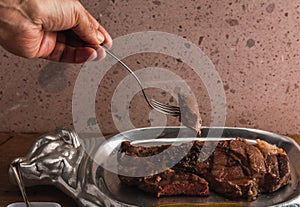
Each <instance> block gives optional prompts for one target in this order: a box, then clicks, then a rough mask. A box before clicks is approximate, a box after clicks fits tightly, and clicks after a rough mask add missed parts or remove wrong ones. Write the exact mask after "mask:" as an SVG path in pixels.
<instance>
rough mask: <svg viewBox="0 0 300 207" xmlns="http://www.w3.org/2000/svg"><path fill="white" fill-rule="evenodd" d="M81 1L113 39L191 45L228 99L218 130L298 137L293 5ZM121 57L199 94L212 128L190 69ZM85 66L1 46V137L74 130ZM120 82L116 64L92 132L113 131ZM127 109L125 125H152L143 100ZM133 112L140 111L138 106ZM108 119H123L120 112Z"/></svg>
mask: <svg viewBox="0 0 300 207" xmlns="http://www.w3.org/2000/svg"><path fill="white" fill-rule="evenodd" d="M82 3H83V4H84V5H85V6H86V8H87V9H88V10H89V11H90V12H91V13H92V14H93V15H94V16H95V17H96V18H97V19H98V20H99V21H101V23H102V24H103V25H104V26H105V27H106V29H107V30H108V31H109V32H110V34H111V36H112V37H113V38H118V37H122V36H124V35H128V34H131V33H135V32H146V31H162V32H168V33H171V34H175V35H178V36H180V37H183V38H185V39H186V40H188V41H190V42H192V43H193V44H194V45H196V46H197V47H199V48H200V49H201V50H202V51H203V52H204V53H205V55H206V56H207V57H208V58H209V59H210V60H211V62H212V63H213V65H214V67H215V69H216V71H217V72H218V74H219V76H220V78H221V81H222V82H221V83H222V84H223V87H224V90H225V94H226V112H227V115H226V123H225V124H226V126H239V127H252V128H258V129H264V130H268V131H273V132H276V133H281V134H287V133H289V134H300V42H299V40H300V1H298V0H222V1H220V0H206V1H205V0H199V1H196V0H185V1H183V0H182V1H175V0H142V1H141V0H127V1H125V0H83V1H82ZM125 60H126V62H127V63H128V64H130V65H131V66H132V67H133V68H134V69H136V70H138V69H143V68H145V67H150V66H153V67H161V68H166V69H168V70H170V71H172V73H174V74H177V75H178V76H180V77H181V78H182V79H183V80H185V81H186V82H187V83H188V84H189V86H190V87H191V88H192V89H193V92H194V93H195V94H196V95H197V97H198V102H199V106H200V109H201V111H202V116H203V119H204V124H205V125H209V124H210V119H211V116H213V115H212V114H211V105H210V100H209V94H207V91H206V90H205V87H204V86H203V84H202V83H201V79H199V78H198V77H197V76H195V74H194V72H193V70H192V69H191V68H190V67H189V66H188V65H186V64H184V63H182V62H181V61H180V60H178V59H175V58H173V57H169V56H167V55H162V54H135V55H132V56H128V57H127V58H125ZM83 67H84V65H72V64H59V63H54V62H48V61H45V60H27V59H23V58H20V57H16V56H14V55H12V54H10V53H8V52H6V51H5V50H3V49H2V48H1V49H0V68H1V70H0V109H1V110H0V123H1V124H0V131H22V132H31V131H37V132H45V131H51V130H53V129H55V128H56V127H60V126H69V127H73V115H72V99H73V92H74V86H75V83H76V79H77V77H78V75H79V73H80V71H81V70H82V68H83ZM100 69H101V68H100ZM100 69H99V70H100ZM127 75H128V73H127V71H125V70H124V69H121V68H120V67H119V66H117V65H115V66H113V67H112V68H111V70H109V71H108V72H107V73H106V74H105V76H104V77H103V79H102V80H101V83H100V85H99V88H98V91H97V94H96V97H95V102H96V107H95V112H96V113H95V114H96V116H95V117H90V119H89V120H88V123H87V125H88V126H91V127H93V125H98V126H99V127H100V129H101V131H102V132H103V133H116V132H117V129H118V126H116V123H115V122H114V119H113V117H112V114H111V110H112V109H111V108H110V103H111V100H112V96H113V94H114V90H116V88H117V86H118V84H119V83H120V81H122V80H123V79H124V78H125V77H126V76H127ZM168 81H170V80H168ZM171 81H172V80H171ZM145 82H147V80H145ZM148 92H149V94H150V95H151V96H152V97H155V98H157V99H159V100H161V101H164V102H166V103H170V104H177V102H176V98H174V97H173V98H172V97H171V96H170V94H169V93H166V92H165V91H163V90H161V89H152V90H151V89H149V90H148ZM130 103H131V105H130V110H129V111H130V112H129V113H130V117H131V122H132V124H133V125H134V126H135V127H144V126H149V125H150V123H151V122H153V120H152V118H151V117H150V118H149V116H148V107H146V106H145V102H144V100H143V99H142V96H141V94H140V93H139V94H138V95H136V96H135V97H134V98H133V99H132V100H131V102H130ZM141 105H144V106H142V107H141V108H140V107H139V106H141ZM113 116H115V117H114V118H117V119H122V116H121V115H119V116H118V115H113ZM74 121H76V119H74ZM168 124H170V125H178V120H177V119H175V118H171V117H168Z"/></svg>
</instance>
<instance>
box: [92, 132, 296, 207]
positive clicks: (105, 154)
mask: <svg viewBox="0 0 300 207" xmlns="http://www.w3.org/2000/svg"><path fill="white" fill-rule="evenodd" d="M207 135H209V136H208V137H207ZM216 135H218V136H216ZM219 135H221V137H222V138H226V139H227V138H229V139H230V138H235V137H242V138H246V139H248V140H250V141H251V140H252V141H253V142H254V143H255V139H258V138H259V139H261V140H265V141H267V142H269V143H271V144H276V145H277V146H278V147H280V148H283V149H284V150H285V151H286V152H287V154H288V156H289V158H290V161H291V166H292V179H291V182H290V184H288V185H287V186H285V187H283V188H281V189H279V190H278V191H276V192H274V193H270V194H262V195H260V196H259V197H258V199H257V200H255V201H252V202H247V201H243V200H231V199H227V198H225V197H224V196H221V195H219V194H216V193H214V192H211V193H210V195H209V196H208V197H189V196H170V197H161V198H156V197H154V196H151V195H149V194H147V193H145V192H142V191H140V190H138V189H136V188H134V187H128V186H124V185H122V184H121V183H120V181H119V179H118V176H117V174H116V172H115V167H116V166H113V165H114V164H113V163H114V162H116V163H117V154H118V153H117V151H118V149H119V147H120V143H121V142H123V141H125V140H127V141H131V142H132V143H135V144H145V143H147V144H149V143H150V144H153V145H161V144H164V143H168V144H170V142H169V141H168V140H167V139H168V138H171V139H172V143H173V144H176V143H182V142H185V141H186V140H185V138H188V139H190V138H191V137H193V136H194V132H193V131H192V130H190V129H188V128H185V127H163V128H161V127H152V128H142V129H135V130H131V131H127V132H123V133H120V134H118V135H116V136H114V137H111V138H110V139H108V140H107V141H106V142H105V143H103V144H102V145H101V146H100V147H99V149H98V151H97V152H96V154H95V158H96V160H97V157H101V159H100V160H98V161H99V162H98V163H99V164H100V165H101V166H103V167H99V168H100V171H99V172H101V173H100V174H101V176H103V177H102V178H101V179H100V181H101V182H99V184H100V185H101V187H103V185H105V187H106V188H105V189H106V192H105V193H106V194H108V195H110V197H111V198H112V199H114V200H116V201H119V202H121V203H126V204H129V205H133V206H143V207H148V206H149V207H150V206H151V207H153V206H159V205H163V204H176V203H180V204H182V203H184V204H210V203H228V204H229V203H236V204H241V205H243V206H255V207H265V206H274V207H275V206H276V207H279V206H280V207H282V206H300V184H299V175H300V161H299V159H300V148H299V146H298V145H297V143H296V142H295V141H294V140H292V139H291V138H288V137H285V136H281V135H278V134H274V133H270V132H266V131H262V130H256V129H248V128H223V127H222V128H219V127H215V128H208V127H204V128H203V131H202V136H204V137H203V138H201V140H205V139H206V138H205V137H207V138H208V140H210V141H212V140H218V139H219ZM147 140H148V141H147ZM104 160H105V161H104ZM102 161H103V162H102ZM108 163H109V165H108ZM105 168H106V169H105ZM111 169H112V170H111ZM98 175H99V174H98Z"/></svg>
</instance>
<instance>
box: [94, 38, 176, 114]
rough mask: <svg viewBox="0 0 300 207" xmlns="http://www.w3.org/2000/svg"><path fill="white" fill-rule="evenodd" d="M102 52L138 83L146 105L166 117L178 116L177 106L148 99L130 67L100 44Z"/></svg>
mask: <svg viewBox="0 0 300 207" xmlns="http://www.w3.org/2000/svg"><path fill="white" fill-rule="evenodd" d="M100 46H101V47H102V48H103V49H104V50H105V52H106V53H107V54H108V55H110V56H111V57H113V58H114V59H115V60H117V61H118V62H119V63H120V64H121V65H122V66H123V67H124V68H125V69H126V70H128V72H129V73H131V75H132V76H133V77H134V78H135V80H136V81H137V82H138V84H139V86H140V88H141V89H142V93H143V96H144V97H145V99H146V101H147V103H148V105H149V106H150V107H151V108H152V109H154V110H156V111H158V112H160V113H163V114H166V115H170V116H180V108H179V107H178V106H172V105H168V104H163V103H160V102H158V101H156V100H154V99H150V98H149V97H148V96H147V95H146V93H145V90H144V87H143V85H142V83H141V81H140V79H139V78H138V77H137V75H136V74H135V73H134V72H133V70H132V69H130V67H129V66H128V65H126V64H125V63H124V62H123V61H122V60H121V59H120V58H118V56H116V55H115V54H114V53H113V52H112V51H110V50H109V49H108V48H107V47H106V46H105V45H103V44H101V45H100Z"/></svg>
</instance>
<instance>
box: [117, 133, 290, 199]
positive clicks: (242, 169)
mask: <svg viewBox="0 0 300 207" xmlns="http://www.w3.org/2000/svg"><path fill="white" fill-rule="evenodd" d="M257 142H258V144H257V145H252V144H250V143H248V142H246V141H245V140H244V139H242V138H237V139H234V140H227V141H219V142H218V143H217V144H216V146H215V149H214V151H213V152H212V153H211V154H210V155H209V156H207V152H206V148H204V147H203V146H204V142H199V141H195V142H193V143H191V144H190V145H189V144H188V143H186V144H183V145H182V146H181V145H179V146H177V147H174V148H172V150H169V151H170V152H168V153H167V155H166V156H164V157H163V158H162V160H160V161H159V162H158V161H156V163H158V164H163V163H166V162H168V161H169V160H170V159H171V160H172V157H173V156H175V155H176V153H178V152H179V151H181V150H182V149H186V147H190V150H189V151H188V152H187V154H186V155H185V156H184V157H183V158H182V159H181V160H180V161H179V162H178V163H177V164H176V165H174V166H172V167H170V169H168V170H167V171H165V172H163V173H159V174H155V173H153V174H151V175H149V176H145V177H137V178H131V177H130V176H129V177H126V176H122V175H120V176H119V177H120V179H121V181H122V182H123V183H126V184H131V185H136V186H138V187H139V188H140V189H142V190H145V191H147V192H152V193H155V194H156V195H157V196H160V195H178V194H186V195H193V193H192V192H197V193H195V195H206V193H207V192H208V189H207V190H206V189H205V187H204V186H205V184H204V180H203V179H205V180H206V181H207V182H208V183H209V188H210V189H211V190H212V191H215V192H217V193H220V194H223V195H224V196H226V197H231V198H232V197H233V198H244V199H247V200H255V199H256V197H257V196H258V194H259V193H269V192H274V191H275V190H278V189H279V188H280V187H282V186H284V185H286V184H287V183H288V181H289V180H290V174H291V172H290V166H289V160H288V156H287V154H286V153H285V152H284V150H282V149H279V148H277V147H276V146H273V145H270V144H268V143H266V142H264V141H260V140H257ZM212 146H213V145H212ZM168 147H169V146H166V145H165V146H159V147H135V146H131V145H130V143H125V144H124V145H123V146H122V147H121V151H122V152H123V153H125V154H126V155H130V156H135V157H137V158H138V157H139V156H146V155H150V156H151V155H153V154H157V153H161V152H163V151H164V150H166V149H168ZM208 151H209V150H208ZM204 155H205V156H204ZM203 157H207V158H206V159H205V160H203ZM121 160H122V159H121ZM154 162H155V161H154ZM124 164H125V163H124V162H123V163H122V162H120V169H123V168H125V166H124ZM129 165H131V167H129V168H131V170H136V169H134V166H135V164H134V163H131V164H129ZM143 165H144V166H145V167H146V168H147V167H148V166H152V167H153V166H155V164H153V163H143ZM126 166H127V167H128V165H127V164H126ZM127 169H128V168H127ZM153 172H154V169H153ZM200 177H201V179H200ZM202 178H203V179H202ZM193 179H195V180H194V182H193V183H190V185H188V182H191V181H192V180H193ZM158 180H159V181H158ZM160 181H161V182H160ZM175 181H180V182H182V185H180V184H179V182H175ZM172 183H174V184H172ZM195 186H198V187H199V186H202V187H201V188H200V189H201V190H200V191H201V192H202V193H201V192H200V191H195ZM175 189H176V190H175ZM188 189H191V191H188Z"/></svg>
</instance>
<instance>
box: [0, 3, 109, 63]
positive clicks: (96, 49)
mask: <svg viewBox="0 0 300 207" xmlns="http://www.w3.org/2000/svg"><path fill="white" fill-rule="evenodd" d="M111 42H112V39H111V37H110V35H109V34H108V32H107V31H106V30H105V29H104V28H103V27H102V26H101V25H100V24H99V23H98V22H97V20H96V19H94V18H93V17H92V16H91V14H90V13H89V12H88V11H87V10H86V9H85V8H84V7H83V6H82V5H81V3H80V2H79V1H78V0H43V1H40V0H0V44H1V45H2V46H3V47H4V48H5V49H6V50H8V51H9V52H11V53H13V54H15V55H18V56H22V57H26V58H44V59H48V60H53V61H59V62H68V63H82V62H85V61H87V60H96V59H102V58H103V57H104V56H105V51H104V50H103V49H102V48H101V47H100V46H99V44H100V43H104V44H106V45H108V46H110V44H111Z"/></svg>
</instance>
